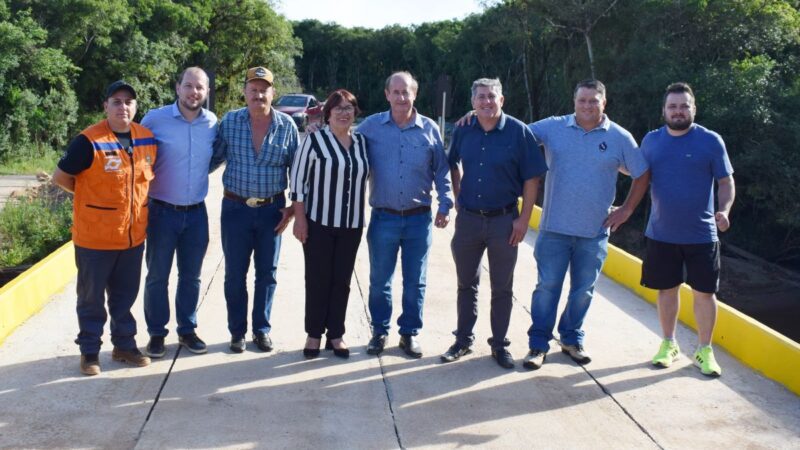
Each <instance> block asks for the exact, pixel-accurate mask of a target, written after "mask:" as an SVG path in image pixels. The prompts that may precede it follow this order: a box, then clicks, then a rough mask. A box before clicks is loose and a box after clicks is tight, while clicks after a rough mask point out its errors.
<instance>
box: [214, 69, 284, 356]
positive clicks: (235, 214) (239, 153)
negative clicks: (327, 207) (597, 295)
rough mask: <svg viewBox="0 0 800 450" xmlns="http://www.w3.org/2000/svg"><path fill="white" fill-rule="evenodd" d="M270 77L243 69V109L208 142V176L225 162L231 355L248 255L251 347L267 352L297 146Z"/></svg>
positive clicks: (241, 317)
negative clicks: (276, 104)
mask: <svg viewBox="0 0 800 450" xmlns="http://www.w3.org/2000/svg"><path fill="white" fill-rule="evenodd" d="M274 95H275V89H274V88H273V77H272V72H270V71H269V70H268V69H267V68H265V67H253V68H251V69H248V70H247V73H246V75H245V84H244V97H245V101H246V103H247V106H246V107H245V108H241V109H237V110H234V111H230V112H228V113H227V114H225V116H224V117H223V118H222V121H221V122H220V126H219V129H218V132H217V138H216V141H215V142H214V156H213V157H212V158H211V170H214V169H216V168H217V167H219V165H220V164H222V162H223V161H227V165H226V166H225V172H224V173H223V175H222V184H223V186H224V187H225V192H224V196H223V199H222V251H223V253H224V255H225V301H226V302H227V307H228V330H229V331H230V333H231V344H230V348H231V351H233V352H235V353H241V352H243V351H244V350H245V334H246V333H247V284H246V277H247V271H248V269H249V267H250V258H251V255H252V256H253V259H254V260H255V270H256V273H255V275H256V277H255V278H256V280H255V289H254V296H253V313H252V319H253V323H252V330H253V343H254V344H255V345H256V347H258V349H259V350H261V351H264V352H268V351H270V350H272V340H271V339H270V337H269V332H270V330H271V325H270V321H269V317H270V312H271V310H272V298H273V295H274V294H275V286H276V284H277V282H276V280H275V273H276V271H277V268H278V252H279V251H280V246H281V233H282V232H283V230H284V229H285V228H286V225H288V223H289V221H290V220H291V219H292V211H293V210H292V208H287V207H286V198H285V196H284V193H283V191H284V190H285V189H286V188H287V186H288V176H287V173H288V170H289V166H290V165H291V163H292V160H293V159H294V152H295V150H296V149H297V142H298V140H299V137H298V133H297V126H296V125H295V123H294V120H292V118H291V117H290V116H289V115H287V114H284V113H282V112H279V111H276V110H275V109H274V108H272V98H273V96H274Z"/></svg>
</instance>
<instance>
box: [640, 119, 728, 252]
mask: <svg viewBox="0 0 800 450" xmlns="http://www.w3.org/2000/svg"><path fill="white" fill-rule="evenodd" d="M641 148H642V153H643V154H644V157H645V158H646V159H647V162H648V163H649V164H650V173H651V176H652V178H651V180H650V198H651V200H652V207H651V210H650V218H649V220H648V221H647V230H646V231H645V235H646V236H647V237H649V238H650V239H655V240H657V241H662V242H669V243H672V244H704V243H709V242H715V241H716V240H717V226H716V222H715V221H714V180H715V179H717V180H719V179H721V178H726V177H728V176H730V175H732V174H733V167H732V166H731V162H730V160H729V159H728V153H727V152H726V151H725V143H724V142H723V141H722V138H721V137H720V135H718V134H717V133H715V132H713V131H711V130H708V129H706V128H704V127H702V126H700V125H697V124H694V125H692V129H691V130H689V132H688V133H686V134H684V135H683V136H678V137H675V136H671V135H670V134H669V132H667V130H666V127H661V128H659V129H657V130H654V131H651V132H650V133H648V134H647V136H645V137H644V140H642V147H641Z"/></svg>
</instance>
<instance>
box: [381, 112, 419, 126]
mask: <svg viewBox="0 0 800 450" xmlns="http://www.w3.org/2000/svg"><path fill="white" fill-rule="evenodd" d="M381 123H382V124H384V125H386V124H389V123H392V124H394V121H393V120H392V110H391V109H390V110H389V111H386V112H384V113H383V117H381ZM395 125H397V124H395ZM424 125H425V123H424V122H423V121H422V116H420V115H419V112H417V108H414V118H413V119H412V120H411V122H409V123H408V124H407V125H406V126H405V128H411V127H419V128H424ZM398 128H399V127H398ZM405 128H403V129H405Z"/></svg>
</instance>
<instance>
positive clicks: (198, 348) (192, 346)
mask: <svg viewBox="0 0 800 450" xmlns="http://www.w3.org/2000/svg"><path fill="white" fill-rule="evenodd" d="M178 342H179V343H180V344H181V345H182V346H184V347H186V350H189V351H190V352H192V353H195V354H198V355H200V354H203V353H205V352H207V351H208V347H206V343H205V342H203V340H202V339H200V338H199V337H197V335H196V334H194V333H189V334H184V335H181V336H178Z"/></svg>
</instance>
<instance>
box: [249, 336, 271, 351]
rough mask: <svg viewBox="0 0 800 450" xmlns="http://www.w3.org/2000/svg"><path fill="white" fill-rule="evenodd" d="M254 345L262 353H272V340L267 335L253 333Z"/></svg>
mask: <svg viewBox="0 0 800 450" xmlns="http://www.w3.org/2000/svg"><path fill="white" fill-rule="evenodd" d="M253 343H254V344H256V347H258V349H259V350H261V351H262V352H271V351H272V339H270V337H269V335H268V334H265V333H253Z"/></svg>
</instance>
